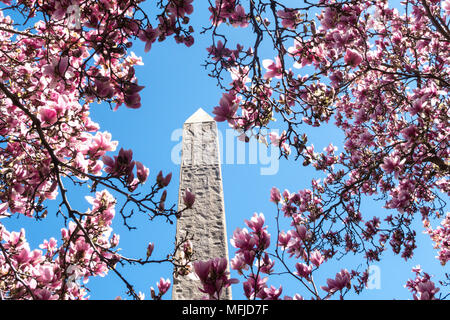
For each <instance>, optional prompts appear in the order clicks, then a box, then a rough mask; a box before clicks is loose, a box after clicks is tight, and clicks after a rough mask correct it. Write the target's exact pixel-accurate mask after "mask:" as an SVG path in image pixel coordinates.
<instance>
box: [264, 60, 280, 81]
mask: <svg viewBox="0 0 450 320" xmlns="http://www.w3.org/2000/svg"><path fill="white" fill-rule="evenodd" d="M262 63H263V66H264V68H266V70H267V71H266V73H265V74H264V79H271V78H277V79H281V78H282V77H283V66H282V65H281V60H280V57H278V56H277V57H275V62H274V61H273V60H270V59H266V60H263V61H262Z"/></svg>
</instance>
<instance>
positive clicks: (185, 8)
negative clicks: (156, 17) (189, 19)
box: [168, 0, 194, 17]
mask: <svg viewBox="0 0 450 320" xmlns="http://www.w3.org/2000/svg"><path fill="white" fill-rule="evenodd" d="M192 2H193V0H171V1H170V3H169V6H168V8H169V11H170V12H171V13H173V14H174V15H176V16H178V17H184V16H185V15H189V14H191V13H192V12H194V7H193V6H192Z"/></svg>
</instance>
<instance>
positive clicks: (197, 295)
mask: <svg viewBox="0 0 450 320" xmlns="http://www.w3.org/2000/svg"><path fill="white" fill-rule="evenodd" d="M187 188H189V189H190V191H191V192H192V193H194V194H195V203H194V206H193V207H192V208H190V209H188V210H186V211H184V212H183V213H182V215H181V217H180V218H178V219H177V238H178V237H179V238H181V237H183V236H184V235H185V234H186V232H188V233H189V235H192V236H193V240H192V241H191V242H192V247H193V250H194V255H193V259H194V260H202V261H205V260H209V259H212V258H222V257H225V258H226V259H227V261H229V259H228V245H227V236H226V225H225V208H224V200H223V187H222V171H221V164H220V156H219V139H218V131H217V124H216V122H215V121H214V119H213V118H212V117H211V116H210V115H208V114H207V113H206V112H205V111H204V110H203V109H201V108H200V109H198V110H197V111H196V112H195V113H194V114H193V115H192V116H190V117H189V118H188V119H187V120H186V122H185V123H184V126H183V141H182V149H181V168H180V188H179V198H178V208H179V210H180V209H183V208H184V204H183V199H182V198H183V195H184V192H185V190H186V189H187ZM199 286H200V283H199V281H198V280H194V279H192V277H187V276H174V281H173V288H172V299H174V300H199V299H201V298H202V297H203V296H205V294H204V293H202V292H200V291H199V290H198V287H199ZM221 298H222V299H224V300H228V299H231V288H230V287H228V288H227V289H226V290H225V291H224V292H223V293H222V297H221Z"/></svg>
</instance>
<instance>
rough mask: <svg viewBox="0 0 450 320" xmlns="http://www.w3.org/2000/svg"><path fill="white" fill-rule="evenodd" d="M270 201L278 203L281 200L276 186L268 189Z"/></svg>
mask: <svg viewBox="0 0 450 320" xmlns="http://www.w3.org/2000/svg"><path fill="white" fill-rule="evenodd" d="M270 201H271V202H273V203H279V202H280V201H281V194H280V190H278V188H275V187H272V189H271V190H270Z"/></svg>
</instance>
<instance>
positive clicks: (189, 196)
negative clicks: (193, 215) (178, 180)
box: [183, 189, 195, 208]
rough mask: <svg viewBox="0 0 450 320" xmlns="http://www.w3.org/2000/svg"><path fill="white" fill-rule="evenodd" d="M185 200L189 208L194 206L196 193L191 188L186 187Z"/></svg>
mask: <svg viewBox="0 0 450 320" xmlns="http://www.w3.org/2000/svg"><path fill="white" fill-rule="evenodd" d="M183 202H184V204H185V205H186V207H187V208H192V205H193V204H194V202H195V194H193V193H192V192H191V191H190V190H189V189H186V191H185V192H184V196H183Z"/></svg>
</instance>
